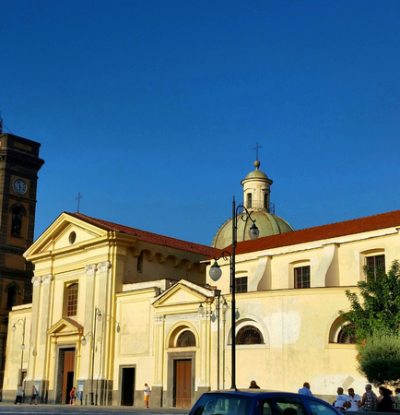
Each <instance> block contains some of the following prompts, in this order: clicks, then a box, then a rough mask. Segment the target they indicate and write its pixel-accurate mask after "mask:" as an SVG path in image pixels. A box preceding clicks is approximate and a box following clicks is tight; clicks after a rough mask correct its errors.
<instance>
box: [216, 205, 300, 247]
mask: <svg viewBox="0 0 400 415" xmlns="http://www.w3.org/2000/svg"><path fill="white" fill-rule="evenodd" d="M243 216H244V218H245V217H246V215H245V214H243ZM251 218H252V219H253V220H255V221H256V226H257V228H258V229H259V231H260V236H259V238H263V237H265V236H271V235H279V234H281V233H286V232H291V231H294V229H293V228H292V227H291V226H290V224H289V223H288V222H286V221H285V220H284V219H282V218H280V217H279V216H276V215H273V214H271V213H268V212H264V211H253V212H251ZM251 225H252V222H251V220H247V222H244V221H243V220H242V219H241V218H240V216H239V218H238V231H237V241H238V242H242V241H248V240H250V237H249V229H250V227H251ZM229 245H232V219H228V220H227V221H226V222H225V223H224V224H223V225H222V226H221V227H220V228H219V230H218V232H217V233H216V235H215V236H214V240H213V242H212V246H213V247H215V248H218V249H223V248H225V247H227V246H229Z"/></svg>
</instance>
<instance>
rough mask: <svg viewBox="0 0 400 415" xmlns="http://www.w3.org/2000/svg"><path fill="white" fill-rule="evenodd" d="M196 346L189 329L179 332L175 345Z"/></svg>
mask: <svg viewBox="0 0 400 415" xmlns="http://www.w3.org/2000/svg"><path fill="white" fill-rule="evenodd" d="M194 346H196V339H195V337H194V334H193V333H192V332H191V331H189V330H185V331H184V332H183V333H181V334H180V335H179V337H178V341H177V342H176V347H194Z"/></svg>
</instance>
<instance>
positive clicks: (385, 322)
mask: <svg viewBox="0 0 400 415" xmlns="http://www.w3.org/2000/svg"><path fill="white" fill-rule="evenodd" d="M364 273H365V274H366V279H365V281H359V282H358V283H357V286H358V288H359V294H358V293H355V292H351V291H350V290H346V297H347V298H348V300H349V301H350V311H349V312H344V311H339V314H340V316H341V317H342V318H343V321H344V322H343V330H344V331H345V332H346V333H347V334H349V335H353V336H356V339H357V343H358V344H359V345H360V344H361V343H362V342H363V341H364V339H369V338H371V336H372V335H373V333H375V332H378V331H382V330H383V331H384V332H385V333H394V334H397V333H398V332H399V325H400V262H399V261H393V263H392V266H391V267H390V270H389V272H388V273H387V274H386V273H385V272H383V271H382V270H376V272H375V275H374V272H373V271H371V270H369V269H368V268H367V267H365V268H364Z"/></svg>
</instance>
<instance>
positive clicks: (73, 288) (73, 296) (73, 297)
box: [67, 284, 79, 317]
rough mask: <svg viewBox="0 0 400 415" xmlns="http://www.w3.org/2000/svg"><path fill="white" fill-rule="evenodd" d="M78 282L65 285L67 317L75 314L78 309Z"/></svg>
mask: <svg viewBox="0 0 400 415" xmlns="http://www.w3.org/2000/svg"><path fill="white" fill-rule="evenodd" d="M78 287H79V286H78V284H72V285H70V286H69V287H67V317H70V316H76V314H77V311H78Z"/></svg>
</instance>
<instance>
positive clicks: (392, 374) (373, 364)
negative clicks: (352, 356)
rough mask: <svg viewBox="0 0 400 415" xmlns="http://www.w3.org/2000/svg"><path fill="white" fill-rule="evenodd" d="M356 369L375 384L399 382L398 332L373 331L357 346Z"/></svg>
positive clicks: (394, 383)
mask: <svg viewBox="0 0 400 415" xmlns="http://www.w3.org/2000/svg"><path fill="white" fill-rule="evenodd" d="M358 349H359V355H358V356H357V359H358V364H359V366H358V370H359V371H360V372H361V373H362V374H364V375H365V377H366V378H367V379H368V381H369V382H371V383H373V384H374V385H375V386H379V385H382V384H389V385H392V386H394V385H399V384H400V332H399V331H397V333H393V332H388V331H387V330H377V331H375V332H374V333H373V334H372V335H371V336H370V337H369V338H368V340H367V341H364V342H363V343H362V344H361V345H359V346H358Z"/></svg>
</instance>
